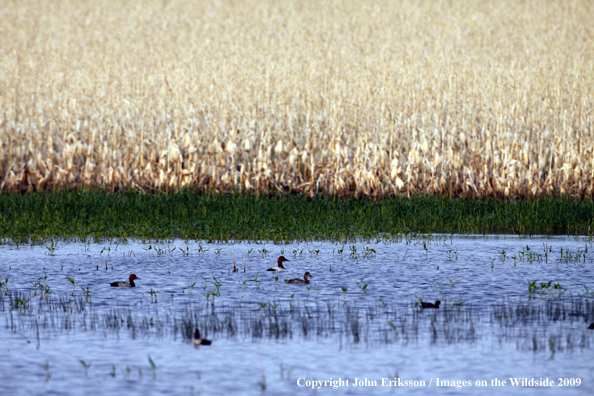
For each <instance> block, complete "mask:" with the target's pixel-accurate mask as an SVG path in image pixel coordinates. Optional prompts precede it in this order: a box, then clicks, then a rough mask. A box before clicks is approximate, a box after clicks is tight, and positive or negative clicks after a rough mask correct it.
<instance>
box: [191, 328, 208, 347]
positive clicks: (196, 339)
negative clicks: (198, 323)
mask: <svg viewBox="0 0 594 396" xmlns="http://www.w3.org/2000/svg"><path fill="white" fill-rule="evenodd" d="M192 344H193V345H210V344H212V341H210V340H202V339H200V331H199V330H198V329H196V331H195V332H194V341H192Z"/></svg>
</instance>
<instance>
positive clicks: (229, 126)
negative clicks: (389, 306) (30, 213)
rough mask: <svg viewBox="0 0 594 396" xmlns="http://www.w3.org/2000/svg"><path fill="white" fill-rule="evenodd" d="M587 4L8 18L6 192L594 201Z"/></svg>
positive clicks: (57, 9)
mask: <svg viewBox="0 0 594 396" xmlns="http://www.w3.org/2000/svg"><path fill="white" fill-rule="evenodd" d="M593 20H594V3H593V2H591V1H589V0H583V1H579V0H576V1H553V0H543V1H539V2H536V1H515V0H503V1H495V2H486V1H479V0H476V1H454V0H452V1H413V0H410V1H407V0H401V1H398V0H394V1H392V0H385V1H381V0H380V1H368V0H361V1H358V0H342V1H341V0H330V1H321V2H320V1H313V0H312V1H308V0H302V1H291V0H276V1H274V0H235V1H231V0H229V1H215V0H205V1H166V0H164V1H152V0H132V1H121V0H94V1H88V0H82V1H81V0H76V1H75V0H65V1H59V2H55V1H43V0H37V1H35V0H23V1H4V2H3V4H2V7H0V122H1V123H0V191H20V192H30V191H36V190H41V191H43V190H55V189H61V188H66V189H69V188H81V187H84V186H88V187H90V188H95V187H100V188H104V189H107V190H112V191H116V190H122V189H137V190H141V191H162V190H170V189H176V188H183V187H188V188H193V189H197V190H209V191H219V192H222V191H227V190H235V191H237V190H239V191H253V192H257V193H272V192H276V191H294V192H300V193H304V194H306V195H314V194H329V195H338V196H353V195H354V196H363V195H365V196H373V197H376V196H385V195H411V194H419V193H421V194H425V193H428V194H435V195H450V196H478V197H491V196H494V197H501V198H506V197H510V198H512V197H528V196H541V195H555V194H571V195H573V196H582V197H583V196H589V197H591V196H592V195H593V192H594V191H593V189H594V143H593V142H594V131H593V117H594V112H593V111H592V109H593V108H594V97H593V92H592V88H593V87H594V67H593V65H594V42H593V39H594V24H592V21H593Z"/></svg>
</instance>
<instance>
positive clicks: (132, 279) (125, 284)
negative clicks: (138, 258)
mask: <svg viewBox="0 0 594 396" xmlns="http://www.w3.org/2000/svg"><path fill="white" fill-rule="evenodd" d="M134 279H138V280H140V278H139V277H137V276H136V275H134V274H132V275H130V283H128V282H112V283H110V285H111V287H136V285H135V284H134Z"/></svg>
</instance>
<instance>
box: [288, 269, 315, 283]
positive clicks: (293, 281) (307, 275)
mask: <svg viewBox="0 0 594 396" xmlns="http://www.w3.org/2000/svg"><path fill="white" fill-rule="evenodd" d="M309 278H313V276H311V274H310V273H309V272H306V273H305V275H303V279H305V280H303V279H291V280H286V279H285V283H307V284H309Z"/></svg>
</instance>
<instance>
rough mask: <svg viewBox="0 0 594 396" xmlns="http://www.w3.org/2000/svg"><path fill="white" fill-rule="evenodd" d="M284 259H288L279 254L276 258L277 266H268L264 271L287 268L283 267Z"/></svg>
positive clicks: (284, 269)
mask: <svg viewBox="0 0 594 396" xmlns="http://www.w3.org/2000/svg"><path fill="white" fill-rule="evenodd" d="M284 261H289V260H287V259H286V258H285V256H280V257H279V258H278V266H277V267H272V268H268V269H267V270H266V271H286V270H287V269H286V268H285V267H283V262H284Z"/></svg>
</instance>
